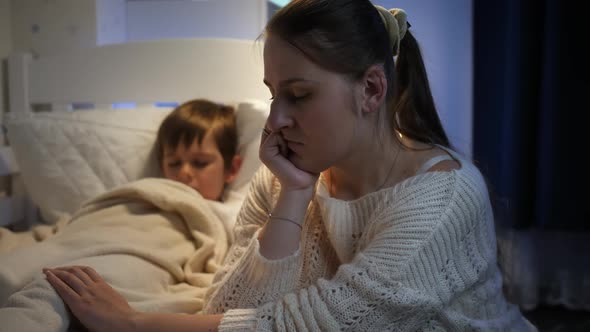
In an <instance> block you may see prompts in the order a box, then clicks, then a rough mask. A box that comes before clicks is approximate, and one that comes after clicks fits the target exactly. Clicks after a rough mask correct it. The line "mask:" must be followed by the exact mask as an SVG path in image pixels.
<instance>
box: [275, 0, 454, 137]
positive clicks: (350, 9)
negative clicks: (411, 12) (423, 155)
mask: <svg viewBox="0 0 590 332" xmlns="http://www.w3.org/2000/svg"><path fill="white" fill-rule="evenodd" d="M265 32H266V34H273V35H276V36H277V37H280V38H281V39H283V40H285V41H287V42H289V43H290V44H291V45H293V46H294V47H296V48H297V49H299V50H300V51H301V52H303V54H305V56H307V57H308V58H309V59H310V60H311V61H312V62H314V63H316V64H317V65H319V66H320V67H322V68H325V69H327V70H330V71H332V72H336V73H340V74H343V75H346V76H347V77H349V78H350V79H352V80H358V79H360V78H362V77H363V75H364V74H365V72H366V70H367V69H368V68H369V67H370V66H372V65H374V64H382V65H383V67H384V70H385V76H386V79H387V82H388V91H387V107H388V109H389V110H390V112H389V113H388V119H389V121H390V123H392V126H393V129H394V130H396V131H399V132H400V133H402V134H403V135H405V136H408V137H410V138H412V139H415V140H418V141H421V142H424V143H430V144H440V145H442V146H446V147H448V146H449V140H448V138H447V135H446V133H445V131H444V129H443V126H442V124H441V122H440V119H439V117H438V114H437V112H436V108H435V106H434V100H433V98H432V93H431V91H430V85H429V83H428V77H427V75H426V70H425V68H424V62H423V60H422V55H421V52H420V49H419V47H418V43H417V42H416V39H415V38H414V37H413V36H412V34H411V33H410V31H407V32H406V34H405V36H404V38H403V39H402V40H401V43H400V51H399V55H398V59H397V65H395V64H394V59H393V54H392V45H391V42H390V40H389V34H388V33H387V31H386V27H385V24H384V23H383V21H382V20H381V17H380V15H379V13H378V11H377V9H376V8H375V7H374V6H373V4H372V3H371V2H370V1H368V0H293V1H292V2H290V3H289V4H288V5H287V6H285V7H284V8H282V9H281V10H279V11H278V12H277V13H276V14H275V15H274V16H273V17H272V18H271V20H270V21H269V22H268V24H267V26H266V29H265Z"/></svg>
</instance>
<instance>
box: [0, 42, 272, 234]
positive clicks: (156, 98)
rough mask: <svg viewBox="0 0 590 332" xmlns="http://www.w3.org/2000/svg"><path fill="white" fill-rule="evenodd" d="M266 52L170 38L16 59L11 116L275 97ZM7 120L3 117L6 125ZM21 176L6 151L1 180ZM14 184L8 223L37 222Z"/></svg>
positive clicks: (2, 215) (0, 206)
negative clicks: (265, 62)
mask: <svg viewBox="0 0 590 332" xmlns="http://www.w3.org/2000/svg"><path fill="white" fill-rule="evenodd" d="M262 47H263V45H262V43H261V42H254V41H248V40H235V39H169V40H155V41H144V42H131V43H124V44H113V45H106V46H99V47H93V48H86V49H79V50H76V51H73V52H68V53H64V54H52V55H48V56H40V57H34V56H32V55H31V54H27V53H17V54H12V55H10V56H9V58H8V89H9V110H8V111H9V112H10V113H13V114H14V113H21V114H22V113H26V112H31V111H51V110H76V109H87V108H97V109H110V108H119V107H121V106H122V108H135V107H137V108H141V107H143V106H147V105H149V106H154V105H156V106H158V105H164V106H168V107H170V106H175V105H177V104H178V103H181V102H184V101H187V100H189V99H194V98H207V99H210V100H213V101H217V102H221V103H235V102H239V101H243V100H247V99H257V100H268V98H269V97H270V93H269V92H268V90H267V88H266V86H265V85H264V84H263V83H262V79H263V61H262ZM4 116H5V114H0V124H2V123H3V121H2V118H3V117H4ZM0 143H1V141H0ZM0 145H1V144H0ZM18 171H19V170H18V165H16V164H15V162H14V156H13V154H12V151H11V149H10V147H2V146H0V176H6V175H13V174H15V173H18ZM14 179H18V177H17V176H13V180H12V188H11V190H9V192H7V190H6V188H0V226H2V224H3V221H4V224H7V222H6V220H9V219H18V218H23V216H22V214H23V213H24V214H25V216H24V218H25V219H27V218H29V217H28V216H26V214H27V213H28V212H27V211H28V210H30V209H28V208H27V207H24V208H23V207H22V206H20V205H23V204H26V203H23V200H22V199H18V202H9V198H10V197H9V196H10V195H11V197H12V198H14V197H16V195H21V194H22V192H24V191H26V190H25V188H24V187H22V186H23V185H22V183H21V182H22V181H18V180H17V181H15V180H14ZM7 195H9V196H7ZM13 201H14V199H13ZM15 204H16V205H17V206H16V207H14V206H15ZM8 206H12V208H9V207H8ZM15 211H16V212H15ZM22 211H25V212H22Z"/></svg>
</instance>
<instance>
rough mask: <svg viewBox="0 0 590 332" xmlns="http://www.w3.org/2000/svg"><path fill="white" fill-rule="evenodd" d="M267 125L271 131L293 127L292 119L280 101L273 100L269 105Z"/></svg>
mask: <svg viewBox="0 0 590 332" xmlns="http://www.w3.org/2000/svg"><path fill="white" fill-rule="evenodd" d="M267 124H268V127H269V128H270V129H271V130H272V131H278V130H281V129H282V128H285V127H291V126H293V119H292V118H291V115H290V114H289V110H288V108H287V107H286V105H284V104H283V103H281V101H280V100H275V101H273V103H272V104H271V105H270V114H269V115H268V119H267Z"/></svg>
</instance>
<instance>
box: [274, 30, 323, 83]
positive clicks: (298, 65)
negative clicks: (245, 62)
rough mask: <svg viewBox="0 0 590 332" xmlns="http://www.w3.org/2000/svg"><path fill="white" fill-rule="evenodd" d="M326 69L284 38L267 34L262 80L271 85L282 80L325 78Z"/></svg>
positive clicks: (317, 80)
mask: <svg viewBox="0 0 590 332" xmlns="http://www.w3.org/2000/svg"><path fill="white" fill-rule="evenodd" d="M326 73H327V71H326V70H324V69H322V68H321V67H320V66H318V65H317V64H315V63H314V62H312V61H311V60H310V59H309V58H308V57H307V56H306V55H305V54H304V53H303V52H302V51H301V50H299V49H298V48H296V47H295V46H293V45H291V44H290V43H289V42H287V41H285V40H284V39H282V38H280V37H277V36H273V35H269V36H268V38H267V40H266V42H265V45H264V81H265V82H266V83H267V84H269V85H272V86H276V85H278V84H279V83H280V82H283V81H313V82H320V81H322V80H324V79H325V77H324V76H325V74H326Z"/></svg>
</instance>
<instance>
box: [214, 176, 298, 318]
mask: <svg viewBox="0 0 590 332" xmlns="http://www.w3.org/2000/svg"><path fill="white" fill-rule="evenodd" d="M273 186H278V183H277V182H276V180H275V178H274V176H273V175H272V173H271V172H270V171H269V170H268V169H267V168H266V167H262V168H261V169H260V171H259V172H258V173H257V174H256V175H255V178H254V179H253V180H252V185H251V187H250V192H249V194H248V197H247V198H246V201H245V202H244V205H243V206H242V209H241V210H240V213H239V215H238V218H237V221H236V225H235V227H234V238H235V242H234V244H233V245H232V247H231V248H230V250H229V252H228V255H227V256H226V259H225V261H224V264H223V267H222V268H221V269H220V270H219V271H218V272H217V273H216V275H215V277H214V279H213V285H212V286H211V287H210V288H209V290H208V291H207V296H206V306H205V308H204V310H203V312H204V313H211V314H212V313H221V312H223V311H224V310H225V308H235V307H237V306H238V303H239V306H240V307H243V306H249V307H257V306H260V305H262V304H263V303H266V302H267V301H268V300H269V299H276V298H278V297H279V295H280V294H286V293H288V292H290V291H292V290H293V289H294V287H295V286H296V283H297V280H296V276H297V273H296V269H298V259H299V257H300V255H299V250H298V251H297V252H295V253H294V254H293V255H291V256H288V257H285V258H283V259H281V260H268V259H266V258H265V257H263V256H262V255H260V253H259V242H258V231H259V230H260V229H261V227H262V226H263V225H264V223H265V222H266V221H267V218H268V213H269V211H270V210H271V205H272V203H271V202H272V196H271V193H272V192H273V190H272V187H273ZM279 276H280V277H279ZM274 279H278V281H277V282H273V283H269V282H268V281H269V280H274ZM261 290H264V291H261Z"/></svg>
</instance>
